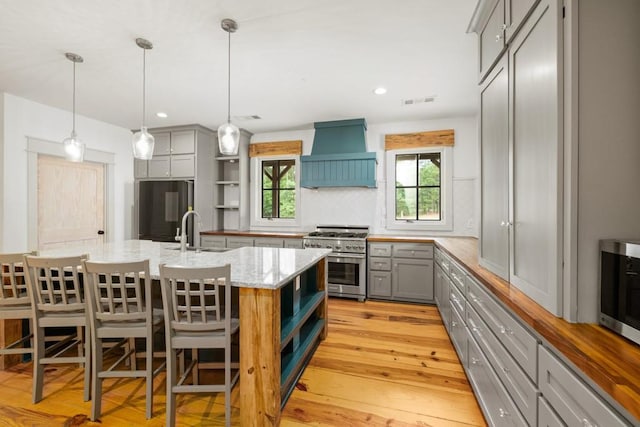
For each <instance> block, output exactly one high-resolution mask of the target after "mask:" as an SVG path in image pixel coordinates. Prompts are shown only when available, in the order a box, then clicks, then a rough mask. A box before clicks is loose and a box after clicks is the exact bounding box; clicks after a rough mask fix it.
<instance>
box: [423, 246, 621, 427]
mask: <svg viewBox="0 0 640 427" xmlns="http://www.w3.org/2000/svg"><path fill="white" fill-rule="evenodd" d="M434 259H435V261H436V267H435V289H436V301H437V304H438V308H439V310H440V313H441V315H442V321H443V323H444V324H445V326H446V327H447V331H448V333H449V336H450V338H451V342H452V343H453V345H454V347H455V349H456V351H457V352H458V356H459V358H460V360H461V361H462V363H463V365H464V368H465V371H466V373H467V377H468V378H469V381H470V383H471V385H472V387H473V390H474V393H475V395H476V398H477V400H478V403H479V404H480V407H481V408H482V411H483V413H484V415H485V419H486V420H487V423H488V424H489V425H490V426H530V427H533V426H539V427H559V426H569V427H572V426H576V427H596V426H600V427H604V426H607V427H618V426H630V425H633V423H631V422H629V421H628V420H627V419H625V417H624V416H623V415H621V414H620V413H618V412H617V411H616V410H615V409H613V408H612V407H611V406H610V405H609V404H608V403H607V401H606V399H605V397H603V396H605V393H604V392H603V391H602V390H596V389H594V388H592V387H591V386H589V385H587V384H586V383H585V382H584V381H583V380H582V379H581V376H580V373H579V371H578V370H574V369H572V368H570V367H569V366H567V364H565V363H564V362H563V361H562V360H561V358H560V357H559V356H558V354H559V353H557V351H556V350H555V349H554V348H553V347H551V346H548V345H543V344H541V341H542V339H541V338H540V337H539V336H537V333H536V331H533V330H531V329H529V328H528V326H526V325H525V324H523V323H522V322H521V321H520V320H519V319H518V318H517V317H516V316H515V315H514V314H513V312H512V311H511V310H510V309H509V308H508V307H505V306H504V305H503V304H502V303H501V302H500V301H499V300H497V299H496V298H495V297H494V296H493V295H491V294H490V293H489V292H488V291H487V290H486V288H485V287H484V285H482V284H481V283H479V282H478V281H476V280H475V279H474V278H473V277H472V275H471V274H469V273H468V272H466V271H465V269H464V268H462V267H461V266H459V265H458V264H457V263H456V262H455V261H453V260H452V259H451V258H449V256H448V255H446V254H445V253H444V252H443V251H441V250H440V249H439V248H436V251H435V254H434ZM461 278H462V279H463V282H464V284H465V285H466V286H464V287H461V286H460V281H461V280H460V279H461ZM446 289H448V291H447V290H446ZM446 295H448V297H446ZM463 342H464V344H463Z"/></svg>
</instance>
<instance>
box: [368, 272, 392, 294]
mask: <svg viewBox="0 0 640 427" xmlns="http://www.w3.org/2000/svg"><path fill="white" fill-rule="evenodd" d="M368 283H369V296H371V297H391V272H389V271H370V272H369V282H368Z"/></svg>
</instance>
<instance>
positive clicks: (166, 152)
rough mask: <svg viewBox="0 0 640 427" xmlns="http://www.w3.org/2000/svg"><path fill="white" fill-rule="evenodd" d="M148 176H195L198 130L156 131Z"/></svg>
mask: <svg viewBox="0 0 640 427" xmlns="http://www.w3.org/2000/svg"><path fill="white" fill-rule="evenodd" d="M152 134H153V137H154V138H155V145H154V149H153V158H152V159H151V160H149V162H148V174H147V177H148V178H193V177H194V176H195V174H196V157H195V151H196V131H195V130H176V131H167V132H154V131H152Z"/></svg>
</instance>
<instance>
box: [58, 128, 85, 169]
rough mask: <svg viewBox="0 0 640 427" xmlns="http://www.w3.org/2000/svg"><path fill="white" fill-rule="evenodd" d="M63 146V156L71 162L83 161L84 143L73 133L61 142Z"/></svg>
mask: <svg viewBox="0 0 640 427" xmlns="http://www.w3.org/2000/svg"><path fill="white" fill-rule="evenodd" d="M62 144H64V155H65V158H66V159H67V160H70V161H72V162H82V161H83V160H84V143H83V142H82V141H81V140H80V138H78V135H76V132H75V131H71V135H70V136H69V137H67V138H65V139H64V140H63V141H62Z"/></svg>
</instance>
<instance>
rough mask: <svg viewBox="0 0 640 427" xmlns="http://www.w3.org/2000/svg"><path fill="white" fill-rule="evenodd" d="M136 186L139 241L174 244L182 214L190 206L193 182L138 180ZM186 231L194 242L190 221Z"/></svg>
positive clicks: (191, 203) (191, 204)
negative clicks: (137, 185)
mask: <svg viewBox="0 0 640 427" xmlns="http://www.w3.org/2000/svg"><path fill="white" fill-rule="evenodd" d="M139 185H140V187H139V188H138V197H137V203H138V209H137V210H138V238H139V239H142V240H154V241H157V242H175V236H176V230H177V229H178V228H180V220H181V218H182V215H184V213H185V212H187V210H189V206H193V181H140V183H139ZM186 231H187V236H188V239H189V241H190V242H193V221H189V223H188V225H187V230H186ZM180 233H182V230H181V231H180Z"/></svg>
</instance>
